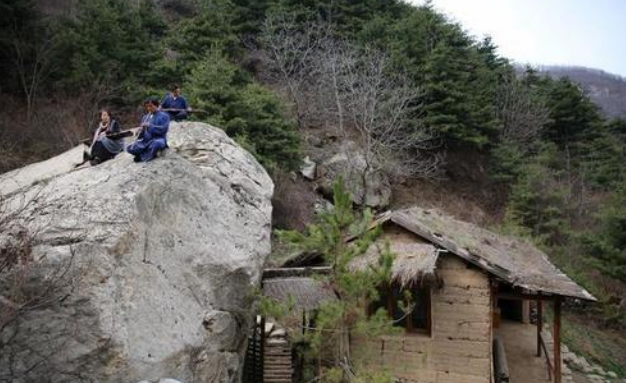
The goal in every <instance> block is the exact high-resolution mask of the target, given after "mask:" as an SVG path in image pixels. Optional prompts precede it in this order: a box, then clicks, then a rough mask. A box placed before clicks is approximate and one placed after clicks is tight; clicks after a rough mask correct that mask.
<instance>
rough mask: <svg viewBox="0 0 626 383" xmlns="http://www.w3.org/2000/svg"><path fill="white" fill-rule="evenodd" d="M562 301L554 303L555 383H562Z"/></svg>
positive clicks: (557, 300)
mask: <svg viewBox="0 0 626 383" xmlns="http://www.w3.org/2000/svg"><path fill="white" fill-rule="evenodd" d="M561 380H562V376H561V299H556V300H555V301H554V383H561Z"/></svg>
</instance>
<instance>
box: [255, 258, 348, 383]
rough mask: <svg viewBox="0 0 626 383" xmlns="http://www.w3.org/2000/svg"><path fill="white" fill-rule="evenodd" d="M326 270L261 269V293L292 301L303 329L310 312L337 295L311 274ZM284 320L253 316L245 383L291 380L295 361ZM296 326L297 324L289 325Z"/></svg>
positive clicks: (275, 382) (296, 319)
mask: <svg viewBox="0 0 626 383" xmlns="http://www.w3.org/2000/svg"><path fill="white" fill-rule="evenodd" d="M328 271H329V269H328V268H325V267H321V268H315V267H313V268H281V269H265V270H264V272H263V286H262V287H263V295H264V296H265V297H267V298H271V299H272V300H274V301H276V302H281V303H286V304H290V305H291V304H293V309H294V311H295V312H297V313H299V314H300V315H297V316H296V317H294V318H289V319H288V320H292V321H293V320H295V321H298V322H300V323H301V324H302V328H303V331H304V329H305V328H306V327H307V324H308V322H309V320H310V316H311V312H313V311H314V310H316V309H317V308H318V307H319V306H320V305H321V304H322V303H323V302H327V301H332V300H336V299H337V295H336V294H335V292H334V291H333V290H332V288H330V286H327V285H325V284H324V283H322V282H321V281H319V280H317V279H315V278H313V277H312V275H313V274H323V273H326V272H328ZM284 325H285V323H278V322H276V321H272V319H271V318H262V317H257V321H256V326H255V328H254V329H253V331H252V334H251V336H250V338H249V341H248V352H247V355H246V363H245V367H244V382H245V383H291V382H292V381H294V378H295V374H296V373H297V372H298V371H296V370H297V369H296V368H295V367H297V366H296V365H297V364H298V362H299V361H298V360H297V359H296V358H295V356H296V355H294V350H293V345H292V344H291V342H290V340H289V336H288V335H289V334H288V333H287V331H286V330H285V329H284V327H283V326H284ZM289 327H292V328H294V327H297V326H289Z"/></svg>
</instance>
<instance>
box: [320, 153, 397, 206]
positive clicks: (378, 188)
mask: <svg viewBox="0 0 626 383" xmlns="http://www.w3.org/2000/svg"><path fill="white" fill-rule="evenodd" d="M318 175H319V179H318V183H319V185H320V189H321V191H322V193H324V194H327V195H330V194H331V191H332V185H333V183H334V182H335V181H336V180H337V179H338V178H339V177H341V178H342V179H343V180H344V183H345V186H346V191H347V192H348V193H349V194H350V197H351V199H352V202H354V203H355V204H357V205H364V206H369V207H372V208H375V209H381V208H384V207H386V206H388V205H389V202H390V200H391V184H390V182H389V178H388V177H387V175H386V174H385V173H383V172H381V171H378V172H370V171H368V170H367V161H366V156H365V154H364V153H363V149H361V148H360V147H359V145H358V144H356V143H355V142H352V141H346V142H344V143H343V144H342V145H341V146H339V147H338V148H337V149H336V151H334V152H333V154H331V155H330V156H329V158H327V159H325V160H323V162H322V164H321V165H320V168H319V171H318Z"/></svg>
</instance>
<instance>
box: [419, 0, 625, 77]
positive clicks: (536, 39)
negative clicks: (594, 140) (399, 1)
mask: <svg viewBox="0 0 626 383" xmlns="http://www.w3.org/2000/svg"><path fill="white" fill-rule="evenodd" d="M410 1H411V2H412V3H414V4H423V3H424V0H410ZM433 4H434V6H435V7H436V8H437V9H439V10H441V11H443V12H444V13H446V14H448V15H449V16H451V18H452V19H454V20H455V21H458V22H460V23H461V24H462V25H463V28H464V29H466V30H468V31H469V32H470V33H471V34H472V35H475V36H479V37H482V36H484V35H490V36H491V37H492V38H493V40H494V42H495V44H496V45H498V47H499V52H500V54H501V55H503V56H505V57H508V58H510V59H513V60H515V61H516V62H519V63H522V64H524V63H530V64H548V65H549V64H559V65H580V66H586V67H591V68H598V69H602V70H605V71H607V72H611V73H616V74H619V75H622V76H626V0H433Z"/></svg>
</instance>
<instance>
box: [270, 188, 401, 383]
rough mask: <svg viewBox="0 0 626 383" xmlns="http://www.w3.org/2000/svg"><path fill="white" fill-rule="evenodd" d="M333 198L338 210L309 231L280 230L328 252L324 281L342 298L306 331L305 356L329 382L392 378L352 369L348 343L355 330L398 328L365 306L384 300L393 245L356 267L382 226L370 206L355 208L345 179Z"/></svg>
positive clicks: (295, 242) (289, 239)
mask: <svg viewBox="0 0 626 383" xmlns="http://www.w3.org/2000/svg"><path fill="white" fill-rule="evenodd" d="M333 198H334V208H333V210H332V211H329V212H325V213H322V214H321V215H320V216H319V217H318V219H317V221H316V222H315V223H312V224H310V225H308V226H307V230H306V233H304V234H302V233H299V232H297V231H290V232H289V231H288V232H279V233H278V235H279V238H280V239H281V240H282V241H284V242H286V243H287V244H289V245H291V246H292V247H294V248H296V249H299V250H305V251H314V252H316V253H320V254H322V256H323V258H324V260H325V263H326V264H327V265H330V266H331V267H332V271H331V273H330V274H329V275H327V276H320V281H321V282H322V283H325V284H328V285H330V286H332V288H333V289H334V290H335V291H336V293H337V294H338V296H339V299H338V300H337V301H331V302H322V304H321V306H320V307H319V309H318V311H317V314H316V316H315V321H314V323H315V325H314V327H313V328H311V329H309V331H307V332H305V333H304V335H303V339H302V340H303V341H304V342H305V343H306V344H307V345H308V353H307V354H306V355H305V356H306V357H307V358H308V359H309V361H310V362H313V361H317V364H319V365H322V366H323V368H324V372H323V374H322V376H320V378H323V379H324V381H326V382H333V383H335V382H337V383H339V382H345V381H355V382H361V381H363V382H376V383H389V382H391V376H389V375H388V374H385V373H384V372H382V373H375V374H369V373H367V372H366V371H364V370H362V369H357V370H356V371H350V366H351V362H353V361H351V360H350V352H349V345H348V344H349V334H358V335H363V336H368V337H372V336H378V335H381V334H385V333H391V332H393V331H394V329H393V327H392V321H391V320H390V319H389V318H388V317H387V313H386V312H385V310H384V309H380V310H378V311H377V312H376V313H374V314H373V315H372V316H370V317H368V316H367V313H366V307H365V306H366V305H367V304H368V302H375V301H376V300H377V299H378V297H379V293H378V291H379V288H380V286H381V285H383V284H385V283H388V282H389V281H390V278H391V265H392V262H393V255H392V254H391V253H390V252H389V250H388V249H387V250H386V251H382V252H381V254H380V257H379V259H378V263H377V265H373V266H372V267H370V268H367V269H365V270H360V271H357V270H353V269H351V268H350V263H351V262H352V261H353V260H354V259H355V258H356V257H359V256H363V254H365V252H366V251H367V249H368V248H369V247H370V246H371V245H372V243H373V241H374V240H375V239H376V238H377V237H378V236H379V235H380V233H381V231H380V227H378V228H376V229H373V230H372V229H370V227H371V224H372V215H371V213H370V212H369V211H368V210H365V211H363V212H362V213H360V214H359V213H355V212H354V211H353V210H352V202H351V198H350V195H349V194H348V193H347V192H346V190H345V188H344V186H343V182H342V181H341V180H339V181H338V182H336V183H335V184H334V186H333ZM348 239H352V241H350V242H348ZM409 298H410V297H409ZM326 358H328V359H326Z"/></svg>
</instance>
